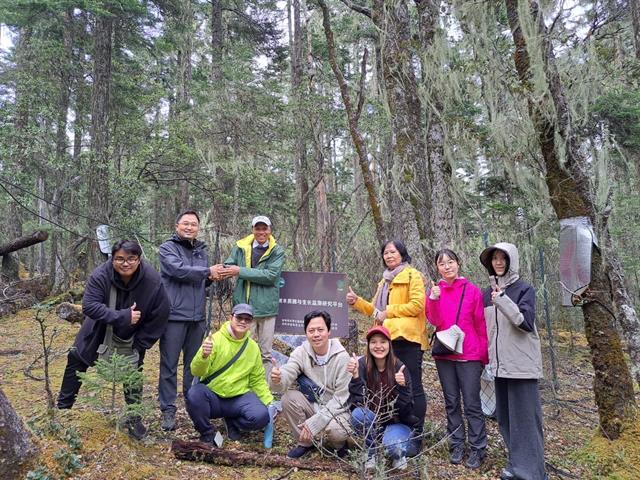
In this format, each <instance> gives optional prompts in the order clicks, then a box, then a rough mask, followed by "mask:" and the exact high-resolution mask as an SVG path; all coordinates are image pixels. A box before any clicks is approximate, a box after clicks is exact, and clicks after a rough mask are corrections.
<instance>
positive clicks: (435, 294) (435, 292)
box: [429, 281, 440, 300]
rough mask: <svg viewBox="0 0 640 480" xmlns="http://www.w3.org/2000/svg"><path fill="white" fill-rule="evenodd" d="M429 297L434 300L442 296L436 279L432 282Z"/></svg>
mask: <svg viewBox="0 0 640 480" xmlns="http://www.w3.org/2000/svg"><path fill="white" fill-rule="evenodd" d="M429 297H430V298H431V299H432V300H438V299H439V298H440V287H439V286H438V284H437V283H436V282H434V281H432V282H431V295H429Z"/></svg>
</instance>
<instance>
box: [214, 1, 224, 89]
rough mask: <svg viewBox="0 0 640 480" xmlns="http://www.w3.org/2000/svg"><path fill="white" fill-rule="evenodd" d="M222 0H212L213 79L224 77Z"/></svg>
mask: <svg viewBox="0 0 640 480" xmlns="http://www.w3.org/2000/svg"><path fill="white" fill-rule="evenodd" d="M223 42H224V31H223V24H222V0H211V80H213V81H214V82H215V81H216V80H220V79H221V78H222V49H223V46H224V43H223Z"/></svg>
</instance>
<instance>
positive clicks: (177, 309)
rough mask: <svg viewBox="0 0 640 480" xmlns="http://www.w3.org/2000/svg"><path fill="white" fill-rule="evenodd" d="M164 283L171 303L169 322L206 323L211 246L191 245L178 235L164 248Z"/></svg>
mask: <svg viewBox="0 0 640 480" xmlns="http://www.w3.org/2000/svg"><path fill="white" fill-rule="evenodd" d="M158 258H159V260H160V274H161V276H162V283H163V284H164V288H165V289H166V291H167V296H168V297H169V302H170V303H171V313H170V314H169V320H171V321H183V322H199V321H200V320H204V319H205V288H206V286H207V285H208V281H207V278H208V277H209V274H210V272H209V259H208V257H207V246H206V245H205V244H204V243H203V242H201V241H199V240H196V241H195V242H193V243H191V242H190V241H188V240H184V239H182V238H180V237H179V236H178V235H177V234H173V236H172V237H171V238H170V239H169V240H167V241H166V242H164V243H163V244H162V245H160V251H159V252H158Z"/></svg>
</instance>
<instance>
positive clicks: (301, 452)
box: [287, 445, 313, 458]
mask: <svg viewBox="0 0 640 480" xmlns="http://www.w3.org/2000/svg"><path fill="white" fill-rule="evenodd" d="M311 450H313V447H305V446H304V445H296V446H295V447H293V448H292V449H291V450H289V453H287V457H289V458H300V457H303V456H305V455H306V454H307V453H309V452H310V451H311Z"/></svg>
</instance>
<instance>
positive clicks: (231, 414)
mask: <svg viewBox="0 0 640 480" xmlns="http://www.w3.org/2000/svg"><path fill="white" fill-rule="evenodd" d="M231 312H232V315H231V320H229V321H228V322H225V323H224V324H223V325H222V326H221V327H220V330H218V331H217V332H216V333H213V334H211V335H209V336H208V337H207V338H206V339H205V340H204V342H203V343H202V346H201V347H200V350H198V353H196V355H195V357H194V358H193V360H192V361H191V373H192V374H193V375H194V376H195V377H199V378H200V383H197V384H195V385H193V386H192V387H191V388H190V389H189V391H188V392H187V412H189V416H190V417H191V420H192V421H193V425H194V426H195V428H196V430H197V431H198V433H200V440H201V441H203V442H209V443H212V442H213V441H214V436H215V432H214V428H213V426H212V425H211V422H210V421H209V420H210V419H212V418H222V419H223V420H224V423H225V426H226V428H227V435H228V437H229V439H230V440H240V438H241V435H242V432H248V431H252V430H260V429H262V428H264V427H265V426H266V425H267V424H268V423H269V419H270V417H269V410H268V408H267V406H268V405H269V404H270V403H271V402H272V401H273V395H271V391H270V390H269V385H268V384H267V380H266V377H265V373H264V367H263V366H262V362H261V360H260V348H259V347H258V344H257V343H256V342H255V341H254V340H253V339H252V338H251V325H252V324H253V321H254V320H253V309H252V308H251V305H247V304H246V303H240V304H238V305H235V306H234V307H233V309H232V311H231Z"/></svg>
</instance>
